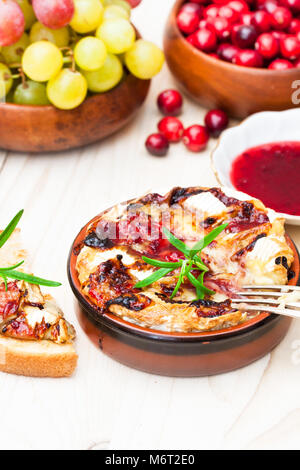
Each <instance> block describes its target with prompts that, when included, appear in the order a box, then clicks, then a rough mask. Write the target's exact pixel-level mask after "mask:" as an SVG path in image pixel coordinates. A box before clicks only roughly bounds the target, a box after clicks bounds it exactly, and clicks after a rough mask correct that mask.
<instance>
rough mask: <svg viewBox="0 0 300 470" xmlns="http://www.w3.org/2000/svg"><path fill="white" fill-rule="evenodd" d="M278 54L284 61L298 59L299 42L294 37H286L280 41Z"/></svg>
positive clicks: (299, 51) (299, 52)
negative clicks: (279, 53)
mask: <svg viewBox="0 0 300 470" xmlns="http://www.w3.org/2000/svg"><path fill="white" fill-rule="evenodd" d="M280 52H281V55H282V56H283V57H285V58H286V59H291V60H293V59H298V57H299V56H300V41H299V39H298V38H297V37H296V36H286V37H285V38H282V39H281V40H280Z"/></svg>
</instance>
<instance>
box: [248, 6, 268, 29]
mask: <svg viewBox="0 0 300 470" xmlns="http://www.w3.org/2000/svg"><path fill="white" fill-rule="evenodd" d="M251 24H252V26H254V27H255V28H256V29H257V31H258V32H260V33H266V32H267V31H270V29H271V16H270V14H269V13H267V12H266V11H264V10H258V11H255V12H254V13H253V16H252V18H251Z"/></svg>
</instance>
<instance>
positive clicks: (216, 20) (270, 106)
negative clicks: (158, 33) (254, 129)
mask: <svg viewBox="0 0 300 470" xmlns="http://www.w3.org/2000/svg"><path fill="white" fill-rule="evenodd" d="M224 3H225V5H219V4H217V3H211V4H208V5H205V6H202V12H201V13H199V17H200V20H199V25H198V28H199V29H197V30H196V31H194V32H193V33H191V34H189V35H187V34H184V33H183V32H182V31H181V30H180V28H181V24H180V22H178V13H179V12H180V10H181V8H182V7H184V5H185V4H186V5H188V3H186V2H184V1H183V0H177V1H176V2H175V5H174V7H173V9H172V11H171V13H170V16H169V19H168V22H167V25H166V30H165V36H164V49H165V54H166V59H167V62H168V65H169V68H170V70H171V72H172V73H173V74H174V76H175V78H176V79H177V80H178V82H179V84H180V85H181V86H182V88H183V89H184V90H185V91H186V92H187V93H188V94H189V95H190V96H191V97H192V98H193V99H195V100H196V101H198V102H199V103H200V104H202V105H204V106H206V107H208V108H221V109H224V110H225V111H227V112H228V113H229V114H230V115H231V116H232V117H236V118H244V117H246V116H248V115H249V114H252V113H255V112H258V111H263V110H266V111H267V110H271V111H272V110H283V109H287V108H293V107H296V106H298V104H297V103H296V102H295V104H294V103H293V102H292V99H291V95H292V84H293V82H294V81H295V80H297V79H298V71H297V63H298V62H297V61H298V60H299V58H298V54H299V53H300V48H299V46H300V42H299V32H297V25H298V23H297V22H295V21H293V19H292V16H291V17H289V13H288V14H286V11H285V10H286V9H287V8H286V7H284V8H283V7H280V8H279V6H278V5H277V7H276V3H277V2H276V0H274V2H271V3H272V6H275V7H276V8H278V9H279V11H276V14H274V15H273V12H271V13H269V12H268V10H267V9H268V8H269V7H270V5H269V4H270V2H265V1H264V2H263V1H258V2H256V3H255V5H256V6H255V10H257V12H256V13H255V12H254V11H249V10H250V8H249V7H248V4H247V3H246V2H242V1H240V0H237V1H236V2H235V1H231V2H230V1H228V2H226V1H225V2H224ZM235 4H236V5H235ZM273 4H274V5H273ZM241 5H244V8H245V11H240V12H237V11H236V12H237V13H238V16H239V19H238V20H236V19H234V18H233V19H232V18H230V15H229V13H230V12H229V11H228V7H229V9H230V8H231V10H232V9H233V10H234V8H235V9H239V8H241ZM247 8H248V10H247ZM251 8H253V7H251ZM282 8H283V9H282ZM270 10H272V8H271V7H270ZM287 11H288V12H290V10H289V9H287ZM261 12H263V13H261ZM265 13H266V14H267V15H270V16H269V17H268V18H267V17H266V15H265ZM290 14H291V15H294V14H295V13H290ZM218 15H219V16H218ZM220 15H222V16H220ZM273 17H274V18H273ZM272 18H273V19H272ZM289 18H290V19H289ZM221 19H222V21H220V20H221ZM271 19H272V21H271ZM224 20H225V21H224ZM269 20H270V21H269ZM228 21H229V26H228V25H227V23H226V22H228ZM230 22H231V23H230ZM226 25H227V26H226ZM283 26H284V27H283ZM280 28H283V29H280ZM263 34H267V35H268V34H272V35H273V36H274V37H273V38H270V37H269V36H267V37H262V38H261V35H263ZM274 38H275V41H274V40H273V39H274ZM217 56H218V57H219V58H217ZM236 64H239V65H236Z"/></svg>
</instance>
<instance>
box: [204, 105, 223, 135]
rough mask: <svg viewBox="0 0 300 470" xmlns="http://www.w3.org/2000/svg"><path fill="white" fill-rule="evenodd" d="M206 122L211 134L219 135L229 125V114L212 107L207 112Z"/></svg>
mask: <svg viewBox="0 0 300 470" xmlns="http://www.w3.org/2000/svg"><path fill="white" fill-rule="evenodd" d="M204 122H205V125H206V128H207V129H208V131H209V133H210V135H212V136H213V137H219V135H220V134H221V132H222V131H223V130H224V129H226V127H227V126H228V116H227V114H226V113H225V111H222V110H221V109H212V110H211V111H208V113H207V114H206V116H205V118H204Z"/></svg>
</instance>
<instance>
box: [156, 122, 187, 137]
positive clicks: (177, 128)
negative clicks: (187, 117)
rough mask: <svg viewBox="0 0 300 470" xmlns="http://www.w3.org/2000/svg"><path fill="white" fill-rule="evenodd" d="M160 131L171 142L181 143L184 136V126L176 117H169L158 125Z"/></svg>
mask: <svg viewBox="0 0 300 470" xmlns="http://www.w3.org/2000/svg"><path fill="white" fill-rule="evenodd" d="M157 127H158V130H159V132H160V133H161V134H163V135H164V136H165V137H166V138H167V139H168V141H169V142H179V141H180V139H181V137H182V134H183V125H182V122H181V121H179V119H177V118H176V117H171V116H167V117H164V118H163V119H161V121H159V123H158V126H157Z"/></svg>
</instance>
